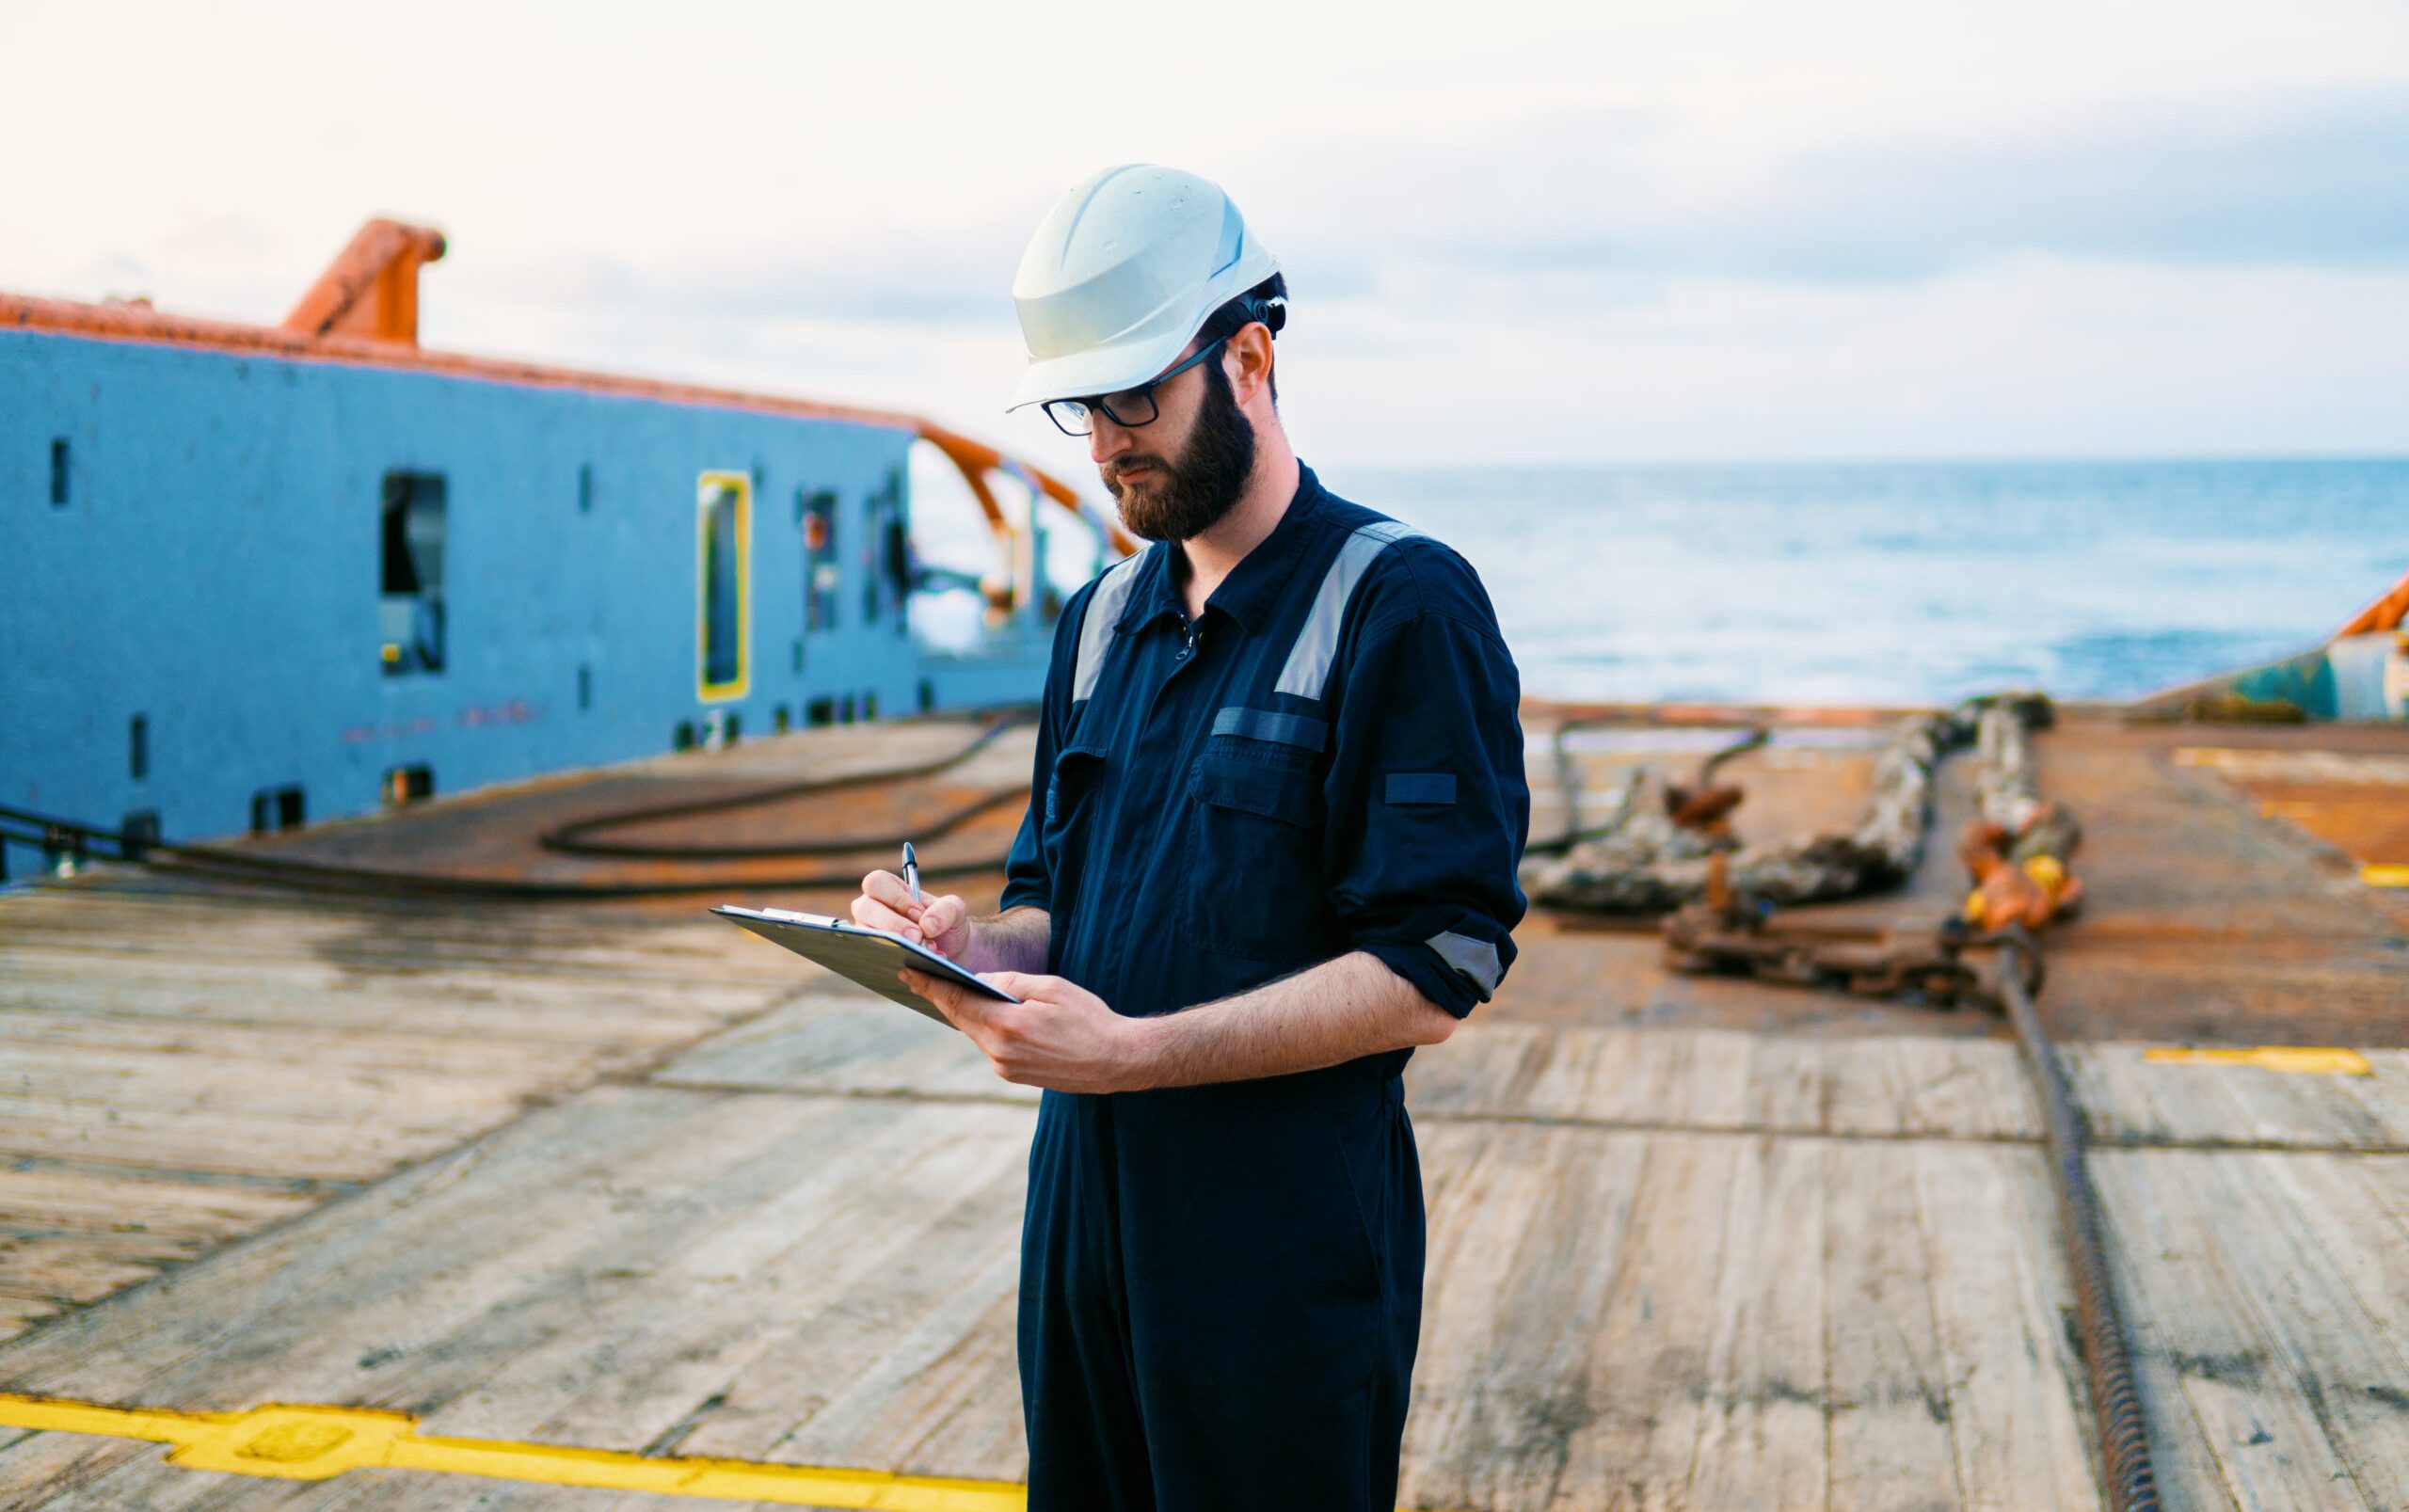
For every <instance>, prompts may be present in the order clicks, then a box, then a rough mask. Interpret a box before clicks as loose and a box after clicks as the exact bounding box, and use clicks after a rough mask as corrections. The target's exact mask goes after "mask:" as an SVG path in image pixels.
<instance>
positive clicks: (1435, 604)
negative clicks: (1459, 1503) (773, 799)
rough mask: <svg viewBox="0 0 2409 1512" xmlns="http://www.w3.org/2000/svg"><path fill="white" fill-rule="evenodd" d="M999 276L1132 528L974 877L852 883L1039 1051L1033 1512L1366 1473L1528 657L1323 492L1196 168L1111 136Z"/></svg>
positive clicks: (963, 1013) (1034, 1063) (1388, 1480)
mask: <svg viewBox="0 0 2409 1512" xmlns="http://www.w3.org/2000/svg"><path fill="white" fill-rule="evenodd" d="M1013 294H1014V297H1015V300H1016V302H1017V303H1018V306H1019V310H1020V317H1021V325H1022V330H1023V332H1024V334H1025V335H1026V336H1027V338H1028V342H1029V354H1030V364H1029V371H1028V374H1027V375H1026V377H1025V378H1024V380H1023V382H1022V385H1021V389H1020V392H1019V394H1018V396H1017V403H1016V405H1015V407H1018V406H1019V405H1027V404H1037V403H1042V404H1044V405H1045V406H1046V410H1047V413H1048V414H1049V415H1051V416H1052V417H1053V418H1054V420H1055V422H1056V423H1058V424H1060V425H1061V426H1062V427H1063V428H1064V429H1065V430H1067V431H1070V432H1072V433H1073V434H1076V435H1084V436H1086V437H1088V438H1089V453H1090V455H1091V456H1093V458H1094V460H1095V462H1096V465H1097V468H1098V470H1099V471H1100V472H1101V473H1102V475H1103V479H1104V483H1105V485H1106V487H1107V488H1109V490H1110V491H1111V493H1112V495H1113V498H1114V499H1115V500H1116V501H1118V502H1119V504H1120V507H1121V513H1122V517H1123V519H1124V520H1125V522H1126V523H1127V524H1128V526H1129V528H1130V529H1131V531H1133V532H1135V533H1137V534H1139V535H1141V536H1143V537H1146V538H1148V539H1150V540H1151V541H1153V542H1154V543H1155V544H1153V545H1152V546H1150V547H1149V548H1148V549H1145V550H1144V551H1142V552H1141V553H1139V554H1138V555H1136V556H1133V557H1130V558H1128V559H1126V560H1125V561H1124V562H1122V563H1120V564H1119V565H1115V566H1113V567H1111V568H1109V569H1107V570H1106V571H1105V572H1104V573H1103V574H1102V575H1100V576H1099V577H1098V578H1097V579H1096V580H1095V581H1093V582H1090V583H1089V584H1087V586H1085V587H1084V588H1082V589H1080V590H1079V592H1078V593H1077V594H1076V595H1074V596H1073V597H1072V598H1071V601H1070V602H1069V603H1068V604H1067V605H1065V606H1064V609H1063V613H1062V617H1061V624H1060V626H1059V627H1058V629H1057V631H1056V634H1055V639H1054V653H1053V661H1052V665H1051V666H1050V668H1049V669H1048V672H1047V674H1046V680H1045V695H1044V709H1043V716H1042V720H1041V724H1040V726H1039V732H1038V739H1037V762H1036V769H1035V772H1034V779H1033V781H1032V783H1031V786H1030V795H1029V796H1030V802H1029V814H1028V817H1027V818H1026V819H1025V820H1023V821H1022V824H1021V830H1020V836H1019V838H1018V839H1017V840H1016V841H1015V842H1014V844H1013V851H1012V857H1011V861H1010V864H1009V868H1008V877H1007V881H1006V884H1005V887H1004V894H1003V899H1002V901H1003V908H1002V912H1000V913H999V914H997V915H995V916H994V917H991V918H979V919H973V918H971V917H969V915H968V910H967V909H966V908H965V905H964V904H963V901H962V899H959V898H950V897H949V898H937V899H927V900H925V901H924V902H920V903H915V902H914V901H913V900H912V899H911V895H910V893H909V891H908V890H907V889H906V888H905V887H904V885H903V883H901V881H900V880H899V879H897V878H896V877H894V876H892V875H891V874H889V873H886V872H883V871H882V872H873V873H871V874H870V875H869V877H868V878H867V879H865V881H864V883H863V889H862V896H861V897H860V898H858V899H855V900H854V906H853V912H854V919H855V920H856V921H858V922H860V923H864V924H869V925H873V926H876V927H878V928H882V929H889V930H894V931H899V932H901V933H903V934H905V935H906V936H909V937H912V938H917V939H922V940H924V941H925V942H926V943H927V944H928V945H930V946H931V947H933V948H934V949H936V950H937V951H939V952H940V953H942V954H944V955H946V956H948V957H949V958H950V959H953V960H955V961H959V962H961V963H963V964H965V965H966V966H968V967H969V968H971V969H972V970H974V971H977V972H979V973H981V974H982V975H985V976H987V977H988V978H989V979H991V980H993V981H995V982H996V983H997V985H998V986H1000V987H1003V988H1005V989H1006V990H1007V991H1009V992H1011V993H1013V994H1014V995H1017V996H1019V997H1021V998H1023V999H1024V1001H1023V1002H1021V1003H1020V1004H1017V1005H1013V1004H1004V1003H997V1002H994V1001H992V1000H983V999H979V998H974V997H971V996H967V995H964V994H962V993H961V992H960V991H959V990H958V989H952V988H949V987H948V986H947V985H945V984H944V983H941V982H938V981H935V980H933V979H930V978H928V977H925V976H923V975H920V974H918V973H908V972H907V973H905V976H904V979H905V980H906V981H907V982H908V983H909V984H910V985H911V986H912V988H913V990H914V991H916V992H918V993H921V994H923V995H926V996H928V997H929V998H930V999H932V1000H933V1001H934V1002H935V1003H937V1004H938V1006H939V1007H941V1008H942V1009H944V1010H945V1011H946V1013H947V1014H948V1016H949V1017H950V1018H951V1019H952V1021H953V1023H954V1024H955V1026H956V1027H959V1028H960V1029H961V1030H962V1031H963V1032H964V1033H965V1034H966V1035H968V1036H969V1037H970V1039H971V1041H972V1042H974V1043H975V1044H977V1045H978V1046H979V1048H980V1049H981V1051H983V1052H985V1054H986V1055H987V1057H988V1058H989V1060H991V1061H992V1062H993V1063H994V1065H995V1068H996V1070H997V1074H1000V1075H1002V1076H1003V1077H1004V1078H1005V1079H1006V1080H1008V1081H1013V1082H1018V1083H1021V1084H1024V1085H1029V1086H1035V1087H1042V1088H1044V1089H1045V1094H1044V1096H1043V1098H1042V1099H1041V1101H1040V1104H1039V1110H1038V1119H1037V1132H1036V1137H1035V1139H1034V1141H1033V1142H1032V1145H1031V1148H1030V1151H1029V1199H1028V1208H1027V1212H1026V1214H1025V1218H1024V1222H1023V1228H1022V1241H1021V1289H1020V1321H1019V1349H1020V1372H1021V1395H1022V1406H1023V1410H1024V1412H1025V1415H1026V1419H1027V1424H1028V1430H1029V1506H1030V1508H1031V1509H1032V1512H1098V1509H1107V1508H1110V1509H1119V1512H1132V1509H1149V1512H1222V1509H1226V1512H1269V1509H1278V1508H1298V1509H1310V1512H1389V1509H1390V1508H1393V1507H1394V1506H1395V1505H1396V1479H1397V1462H1398V1452H1399V1441H1400V1439H1401V1437H1402V1435H1403V1432H1404V1426H1405V1415H1406V1404H1407V1398H1408V1394H1409V1388H1410V1385H1411V1380H1412V1368H1413V1355H1414V1346H1415V1342H1416V1336H1417V1334H1418V1331H1419V1328H1420V1321H1421V1309H1422V1265H1423V1207H1422V1185H1421V1171H1420V1167H1419V1164H1418V1162H1417V1159H1416V1156H1415V1153H1414V1143H1413V1132H1412V1126H1411V1125H1410V1124H1409V1123H1408V1122H1407V1119H1406V1114H1405V1108H1404V1102H1403V1094H1402V1091H1401V1089H1400V1085H1399V1082H1398V1073H1399V1072H1400V1071H1401V1070H1402V1069H1403V1067H1404V1064H1405V1061H1406V1058H1408V1057H1409V1056H1411V1055H1412V1050H1413V1047H1414V1046H1416V1045H1431V1044H1437V1043H1439V1042H1442V1041H1444V1040H1445V1039H1446V1038H1447V1036H1448V1034H1449V1032H1450V1031H1451V1030H1452V1029H1453V1028H1454V1027H1455V1025H1456V1024H1457V1023H1458V1021H1460V1019H1461V1018H1462V1017H1463V1016H1464V1015H1465V1014H1467V1013H1469V1012H1470V1011H1472V1009H1473V1007H1474V1006H1475V1005H1476V1004H1477V1003H1480V1002H1483V1001H1486V1000H1487V999H1488V998H1489V996H1490V995H1491V994H1492V992H1493V991H1494V990H1495V988H1496V986H1497V983H1498V980H1499V979H1500V978H1502V977H1503V976H1504V974H1505V971H1506V968H1507V966H1508V964H1509V963H1511V962H1512V960H1513V958H1514V946H1513V942H1512V940H1511V939H1510V938H1509V937H1508V931H1510V930H1511V929H1512V928H1513V927H1514V925H1515V924H1516V923H1517V922H1518V921H1520V919H1521V918H1522V915H1523V909H1524V899H1523V894H1522V892H1521V890H1520V888H1519V887H1518V885H1517V883H1516V881H1515V865H1516V863H1517V861H1518V860H1519V859H1520V857H1521V853H1522V850H1523V843H1524V838H1525V836H1526V833H1527V830H1528V825H1529V817H1530V794H1529V791H1528V789H1527V788H1526V787H1525V785H1524V777H1523V742H1522V727H1521V724H1520V723H1519V722H1518V718H1517V705H1518V702H1519V697H1520V687H1519V680H1518V677H1517V675H1516V673H1515V669H1514V663H1513V661H1512V659H1511V658H1510V657H1509V656H1508V654H1507V650H1506V646H1505V644H1504V642H1503V641H1501V640H1500V639H1499V637H1498V633H1497V624H1496V616H1495V614H1494V613H1493V612H1492V609H1491V607H1490V603H1489V599H1488V597H1487V595H1486V594H1485V593H1484V592H1483V591H1482V589H1481V586H1480V582H1479V580H1478V579H1477V578H1476V576H1475V575H1474V573H1473V570H1472V568H1471V567H1470V566H1469V565H1467V564H1466V563H1465V562H1464V561H1463V559H1462V558H1461V557H1460V556H1458V555H1457V554H1456V553H1455V552H1454V551H1452V550H1450V549H1448V548H1446V547H1444V546H1443V545H1441V544H1440V543H1439V542H1437V541H1435V540H1432V539H1430V538H1429V537H1428V536H1424V535H1421V534H1420V533H1416V532H1413V531H1412V530H1410V529H1408V528H1407V527H1405V526H1402V525H1400V524H1398V523H1397V522H1396V521H1394V520H1391V519H1388V518H1386V517H1383V516H1380V515H1377V514H1375V513H1373V512H1372V511H1370V510H1368V509H1364V508H1362V507H1361V506H1359V505H1356V504H1352V503H1348V502H1347V501H1344V500H1341V499H1338V498H1336V497H1335V496H1333V495H1332V494H1331V493H1329V492H1328V491H1326V490H1325V489H1324V488H1323V487H1322V486H1321V485H1320V484H1319V482H1318V481H1317V480H1316V478H1315V477H1314V474H1313V471H1312V470H1310V469H1308V468H1305V467H1303V466H1302V465H1301V464H1300V463H1299V462H1298V460H1297V458H1296V456H1295V454H1294V453H1292V452H1291V451H1290V449H1289V445H1288V440H1287V437H1286V435H1285V434H1284V431H1283V429H1282V427H1281V423H1280V417H1279V413H1278V411H1277V409H1276V408H1275V407H1274V390H1273V381H1272V380H1273V374H1272V338H1273V336H1274V335H1275V334H1276V333H1277V332H1278V330H1279V329H1280V327H1281V326H1282V325H1283V324H1284V320H1285V318H1286V312H1285V306H1286V301H1285V284H1284V280H1283V279H1282V277H1281V276H1280V273H1279V269H1278V265H1277V263H1274V262H1273V261H1272V259H1271V257H1270V255H1269V253H1268V252H1266V251H1265V250H1264V249H1263V248H1262V247H1261V246H1260V244H1258V243H1257V242H1256V241H1255V240H1254V238H1253V237H1252V235H1250V234H1249V233H1248V231H1247V230H1246V226H1245V222H1244V221H1243V220H1242V219H1241V218H1240V217H1239V215H1238V213H1237V210H1236V207H1235V206H1234V205H1232V204H1231V203H1230V202H1229V200H1228V199H1227V198H1226V197H1225V196H1224V195H1223V194H1222V193H1221V191H1220V189H1219V188H1218V187H1217V186H1215V185H1214V184H1212V183H1208V182H1206V181H1204V180H1203V179H1199V178H1196V177H1194V176H1193V175H1189V174H1185V173H1177V172H1173V171H1172V170H1169V169H1165V168H1159V167H1121V168H1112V169H1108V170H1107V171H1105V172H1103V173H1100V174H1097V175H1096V176H1095V177H1093V178H1092V179H1090V180H1088V181H1087V182H1085V183H1081V184H1079V185H1078V186H1077V188H1075V189H1073V190H1072V191H1071V193H1070V194H1069V195H1068V196H1067V197H1065V198H1064V199H1063V200H1062V201H1061V203H1060V204H1058V205H1057V206H1056V207H1055V208H1054V210H1053V212H1052V213H1051V214H1050V215H1048V216H1047V217H1046V219H1045V224H1044V225H1043V226H1041V227H1040V228H1039V231H1038V233H1037V237H1036V239H1035V240H1034V241H1033V242H1032V243H1031V244H1030V246H1029V252H1028V254H1027V256H1026V257H1024V258H1023V260H1022V263H1021V267H1020V273H1019V276H1018V278H1017V279H1015V280H1014V285H1013Z"/></svg>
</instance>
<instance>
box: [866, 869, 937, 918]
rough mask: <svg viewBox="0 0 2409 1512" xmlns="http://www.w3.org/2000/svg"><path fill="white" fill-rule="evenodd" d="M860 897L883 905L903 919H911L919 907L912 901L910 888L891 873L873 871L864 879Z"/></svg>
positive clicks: (918, 904) (919, 905)
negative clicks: (874, 900)
mask: <svg viewBox="0 0 2409 1512" xmlns="http://www.w3.org/2000/svg"><path fill="white" fill-rule="evenodd" d="M862 896H863V897H865V898H869V899H876V900H877V901H879V902H882V903H885V905H886V906H887V907H888V908H890V909H893V910H894V911H895V912H896V913H897V914H900V915H902V916H904V917H905V918H910V917H912V916H913V915H915V914H917V912H918V911H919V909H920V907H921V904H920V903H915V902H914V901H912V889H911V887H910V886H909V885H908V884H907V883H905V882H904V881H903V879H902V878H901V877H899V876H897V875H896V874H895V873H893V872H891V871H873V872H871V873H870V874H869V876H867V877H864V878H863V879H862ZM922 901H923V902H925V901H926V899H923V900H922Z"/></svg>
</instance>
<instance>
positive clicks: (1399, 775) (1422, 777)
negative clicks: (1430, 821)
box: [1387, 772, 1456, 804]
mask: <svg viewBox="0 0 2409 1512" xmlns="http://www.w3.org/2000/svg"><path fill="white" fill-rule="evenodd" d="M1387 798H1388V801H1389V802H1390V803H1392V804H1452V803H1454V802H1455V801H1456V774H1455V773H1454V772H1390V773H1389V778H1388V791H1387Z"/></svg>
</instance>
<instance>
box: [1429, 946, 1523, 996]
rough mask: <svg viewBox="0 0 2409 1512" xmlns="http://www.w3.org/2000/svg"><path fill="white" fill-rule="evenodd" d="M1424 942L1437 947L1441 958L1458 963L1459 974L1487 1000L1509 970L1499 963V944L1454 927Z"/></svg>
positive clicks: (1453, 963) (1434, 947) (1455, 964)
mask: <svg viewBox="0 0 2409 1512" xmlns="http://www.w3.org/2000/svg"><path fill="white" fill-rule="evenodd" d="M1422 943H1423V944H1425V945H1427V946H1428V947H1430V948H1431V949H1433V950H1436V951H1438V952H1439V959H1440V960H1442V961H1444V962H1445V963H1447V964H1449V965H1451V966H1453V967H1455V968H1456V975H1457V976H1459V977H1461V978H1462V979H1464V980H1466V981H1468V982H1470V983H1472V985H1473V988H1474V990H1475V991H1476V992H1478V993H1479V994H1480V1000H1481V1001H1482V1002H1484V1003H1486V1002H1488V1001H1489V995H1490V994H1492V993H1493V992H1495V991H1496V990H1497V981H1498V979H1499V978H1501V977H1503V976H1505V974H1506V973H1505V972H1504V971H1503V970H1502V969H1500V968H1499V966H1498V964H1497V947H1495V946H1493V945H1492V944H1490V943H1489V942H1488V941H1487V940H1476V939H1474V938H1473V937H1472V936H1471V935H1469V934H1458V933H1457V932H1456V931H1453V930H1441V931H1439V932H1438V933H1436V934H1434V935H1432V936H1430V938H1428V940H1425V941H1423V942H1422Z"/></svg>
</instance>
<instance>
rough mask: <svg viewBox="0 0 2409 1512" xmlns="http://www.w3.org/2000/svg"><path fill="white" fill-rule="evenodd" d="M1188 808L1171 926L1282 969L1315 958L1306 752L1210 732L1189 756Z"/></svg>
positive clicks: (1313, 779)
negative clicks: (1190, 847)
mask: <svg viewBox="0 0 2409 1512" xmlns="http://www.w3.org/2000/svg"><path fill="white" fill-rule="evenodd" d="M1189 804H1190V808H1191V812H1190V814H1189V820H1190V823H1191V825H1192V833H1193V835H1194V836H1195V850H1194V851H1193V852H1191V855H1190V857H1189V867H1188V887H1187V891H1186V896H1185V898H1184V899H1183V902H1182V908H1181V921H1180V922H1181V925H1182V928H1183V929H1184V931H1186V933H1187V936H1188V938H1189V939H1190V940H1192V941H1194V942H1195V943H1196V944H1197V945H1199V946H1202V947H1204V948H1205V949H1207V950H1211V951H1214V952H1216V953H1218V954H1222V955H1235V956H1244V957H1246V958H1248V959H1250V960H1253V961H1261V962H1265V963H1270V964H1273V965H1275V966H1278V967H1281V968H1283V969H1285V968H1287V967H1291V966H1299V965H1306V964H1310V963H1312V962H1313V961H1315V960H1317V959H1318V958H1319V955H1320V953H1321V950H1320V947H1321V945H1322V941H1323V936H1324V933H1325V920H1324V918H1323V914H1324V912H1325V910H1326V908H1327V906H1328V905H1327V903H1326V902H1325V900H1324V899H1323V896H1322V895H1323V888H1322V876H1321V851H1322V825H1323V820H1324V818H1325V815H1324V811H1323V802H1322V790H1321V773H1320V772H1319V771H1318V770H1317V763H1316V760H1315V758H1314V754H1313V753H1312V752H1311V751H1309V750H1305V749H1303V748H1301V747H1298V746H1293V745H1283V744H1275V743H1272V742H1269V741H1264V740H1248V739H1246V738H1244V737H1240V736H1216V737H1214V738H1213V739H1212V740H1209V741H1208V742H1206V744H1205V747H1204V754H1203V755H1202V756H1198V757H1197V761H1196V766H1195V768H1194V772H1193V778H1192V781H1191V783H1190V785H1189Z"/></svg>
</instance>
